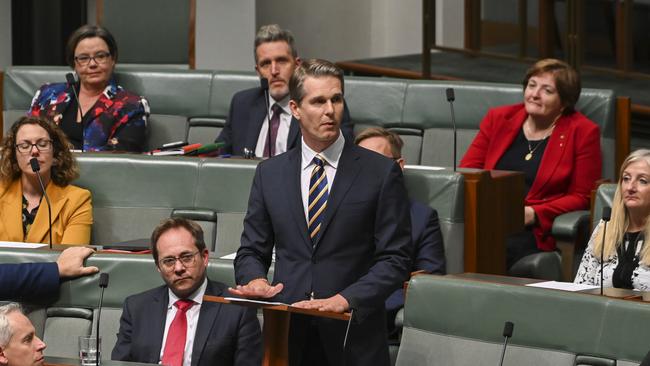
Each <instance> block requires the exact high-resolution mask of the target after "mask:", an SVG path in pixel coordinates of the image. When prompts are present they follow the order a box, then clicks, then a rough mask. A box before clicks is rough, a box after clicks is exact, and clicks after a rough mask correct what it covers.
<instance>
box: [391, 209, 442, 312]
mask: <svg viewBox="0 0 650 366" xmlns="http://www.w3.org/2000/svg"><path fill="white" fill-rule="evenodd" d="M411 238H412V241H413V247H414V248H415V251H414V252H413V266H412V267H411V272H415V271H426V272H427V273H433V274H441V275H442V274H445V272H446V269H445V246H444V245H443V242H442V234H441V233H440V224H439V223H438V212H436V210H434V209H432V208H431V207H429V206H428V205H425V204H424V203H421V202H416V201H411ZM404 280H405V281H406V280H408V277H406V278H405V279H404ZM402 307H404V288H403V287H400V288H399V289H397V290H395V292H393V293H392V294H391V295H390V296H389V297H388V299H387V300H386V310H388V311H395V310H399V309H400V308H402Z"/></svg>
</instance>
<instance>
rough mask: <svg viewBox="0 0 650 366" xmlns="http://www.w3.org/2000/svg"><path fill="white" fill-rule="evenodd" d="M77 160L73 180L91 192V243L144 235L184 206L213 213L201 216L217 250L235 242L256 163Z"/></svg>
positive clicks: (111, 157)
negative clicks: (77, 174)
mask: <svg viewBox="0 0 650 366" xmlns="http://www.w3.org/2000/svg"><path fill="white" fill-rule="evenodd" d="M77 160H78V162H79V166H80V170H81V174H80V175H81V177H80V178H79V179H78V180H77V181H75V184H76V185H79V186H81V187H84V188H87V189H89V190H90V191H91V192H92V193H93V214H94V220H95V223H94V224H93V229H92V243H93V244H97V245H106V244H111V243H116V242H123V241H128V240H134V239H141V238H148V237H149V236H150V235H151V231H152V230H153V228H154V227H155V226H156V225H157V224H158V223H159V222H160V221H161V220H162V219H164V218H167V217H170V216H171V215H172V212H174V210H183V211H185V212H197V213H203V212H205V211H207V212H213V213H215V214H216V218H217V219H216V222H210V221H208V220H206V221H203V222H201V221H200V223H201V224H202V227H203V229H204V231H205V235H206V240H208V245H209V248H210V250H211V251H214V252H215V253H216V255H219V256H222V255H225V254H229V253H232V252H234V251H236V250H237V248H238V247H239V237H240V235H241V232H242V229H243V217H244V214H245V213H246V208H247V205H248V195H249V193H250V185H251V182H252V180H253V175H254V173H255V167H256V162H254V161H250V160H242V159H201V158H192V157H186V158H178V157H158V156H149V155H132V154H94V153H93V154H80V155H78V157H77ZM192 218H193V219H196V217H192Z"/></svg>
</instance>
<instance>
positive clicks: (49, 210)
mask: <svg viewBox="0 0 650 366" xmlns="http://www.w3.org/2000/svg"><path fill="white" fill-rule="evenodd" d="M33 148H34V147H33V146H32V149H33ZM29 165H31V166H32V171H33V172H34V173H36V177H38V183H39V184H40V185H41V191H42V192H43V197H45V202H47V217H48V219H49V221H48V223H49V224H50V231H49V234H50V249H52V208H51V206H52V205H50V198H49V197H48V196H47V192H46V191H45V185H44V184H43V178H41V173H39V172H40V171H41V166H40V165H39V164H38V159H36V158H31V159H30V160H29Z"/></svg>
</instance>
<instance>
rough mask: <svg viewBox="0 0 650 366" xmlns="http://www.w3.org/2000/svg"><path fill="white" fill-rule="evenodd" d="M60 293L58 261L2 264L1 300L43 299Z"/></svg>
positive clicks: (0, 278)
mask: <svg viewBox="0 0 650 366" xmlns="http://www.w3.org/2000/svg"><path fill="white" fill-rule="evenodd" d="M58 293H59V268H58V267H57V265H56V263H54V262H49V263H20V264H1V265H0V300H25V299H33V300H43V299H44V298H50V297H54V296H56V295H57V294H58Z"/></svg>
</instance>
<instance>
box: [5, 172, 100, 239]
mask: <svg viewBox="0 0 650 366" xmlns="http://www.w3.org/2000/svg"><path fill="white" fill-rule="evenodd" d="M46 191H47V195H48V197H49V198H50V202H51V203H52V244H71V245H88V244H90V229H91V226H92V224H93V209H92V203H91V197H90V192H89V191H88V190H85V189H83V188H79V187H76V186H73V185H68V186H66V187H60V186H57V185H56V184H54V183H53V182H52V181H50V183H49V184H48V185H47V188H46ZM22 202H23V191H22V185H21V183H20V179H16V180H15V181H13V182H11V183H9V184H1V183H0V240H4V241H16V242H27V243H49V241H50V238H49V234H48V229H49V219H48V213H47V202H46V200H45V199H43V200H42V201H41V205H40V207H39V209H38V213H37V214H36V218H34V223H33V224H32V226H31V227H30V229H29V233H27V237H23V221H22V210H23V206H22Z"/></svg>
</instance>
